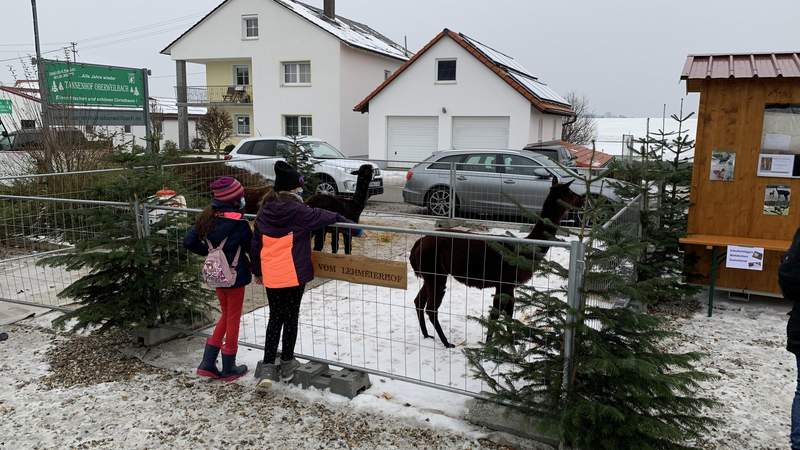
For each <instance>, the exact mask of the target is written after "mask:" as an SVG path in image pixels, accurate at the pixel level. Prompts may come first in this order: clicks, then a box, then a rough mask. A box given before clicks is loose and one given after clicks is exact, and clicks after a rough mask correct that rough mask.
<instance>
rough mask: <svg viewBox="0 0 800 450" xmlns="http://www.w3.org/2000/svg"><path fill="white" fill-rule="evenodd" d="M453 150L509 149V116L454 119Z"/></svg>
mask: <svg viewBox="0 0 800 450" xmlns="http://www.w3.org/2000/svg"><path fill="white" fill-rule="evenodd" d="M453 148H454V149H464V148H508V116H505V117H453Z"/></svg>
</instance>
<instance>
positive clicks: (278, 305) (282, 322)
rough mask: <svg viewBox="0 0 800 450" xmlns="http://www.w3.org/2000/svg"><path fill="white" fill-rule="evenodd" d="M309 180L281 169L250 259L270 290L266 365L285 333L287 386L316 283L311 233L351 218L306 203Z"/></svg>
mask: <svg viewBox="0 0 800 450" xmlns="http://www.w3.org/2000/svg"><path fill="white" fill-rule="evenodd" d="M302 192H303V177H302V176H301V175H300V174H299V173H298V172H297V171H295V170H294V169H293V168H292V167H291V166H290V165H289V164H287V163H286V162H284V161H278V162H276V163H275V186H274V187H273V189H272V190H271V191H269V192H268V193H267V194H266V195H265V196H264V200H263V205H262V206H261V210H260V211H259V213H258V217H256V223H255V230H254V233H253V245H252V248H251V251H250V258H251V259H252V261H253V275H255V277H256V281H257V282H258V281H260V282H261V283H263V284H264V286H265V287H266V289H267V301H268V302H269V323H268V324H267V336H266V342H265V343H264V361H263V364H264V365H270V364H274V363H275V358H276V356H277V352H278V341H279V339H280V335H281V330H282V331H283V346H282V349H281V360H280V374H281V380H283V381H288V380H291V379H292V377H293V376H294V370H295V369H296V368H297V366H298V365H299V363H298V362H297V361H296V360H295V359H294V345H295V342H296V340H297V322H298V319H299V316H300V301H301V300H302V298H303V291H304V289H305V285H306V283H308V282H309V281H311V280H312V279H314V269H313V267H312V265H311V232H312V231H314V230H318V229H320V228H323V227H325V226H328V225H332V224H334V223H337V222H350V221H349V220H347V219H346V218H345V217H343V216H341V215H339V214H337V213H334V212H330V211H326V210H324V209H317V208H310V207H308V206H306V205H305V204H304V203H303V200H302V197H301V194H302Z"/></svg>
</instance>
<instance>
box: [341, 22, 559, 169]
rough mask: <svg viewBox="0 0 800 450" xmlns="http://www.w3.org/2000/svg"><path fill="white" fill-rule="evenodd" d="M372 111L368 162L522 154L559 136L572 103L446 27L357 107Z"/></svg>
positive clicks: (504, 57)
mask: <svg viewBox="0 0 800 450" xmlns="http://www.w3.org/2000/svg"><path fill="white" fill-rule="evenodd" d="M354 110H355V111H359V112H362V113H367V112H368V113H369V157H370V159H379V160H389V161H390V164H393V165H398V166H402V165H408V164H403V163H402V161H406V162H410V161H421V160H423V159H425V158H426V157H428V156H430V155H431V153H432V152H434V151H436V150H444V149H459V148H517V149H521V148H523V147H524V146H525V145H526V144H529V143H534V142H543V141H550V140H553V139H560V138H561V127H562V124H563V123H564V121H565V120H566V119H568V118H569V117H571V116H572V115H574V113H573V111H572V107H571V106H570V104H569V102H568V101H567V100H565V99H564V98H563V97H561V96H560V95H558V94H557V93H556V92H555V91H553V90H552V89H551V88H549V87H548V86H547V85H546V84H544V83H543V82H542V81H540V80H539V79H538V78H537V77H536V76H534V75H533V74H531V72H530V71H528V70H527V69H525V68H524V67H523V66H522V65H521V64H520V63H519V62H517V61H516V60H514V59H513V58H512V57H510V56H508V55H505V54H503V53H501V52H500V51H498V50H495V49H493V48H491V47H489V46H487V45H484V44H482V43H480V42H478V41H476V40H475V39H472V38H470V37H468V36H465V35H464V34H461V33H456V32H454V31H450V30H448V29H445V30H444V31H442V32H441V33H439V34H438V35H437V36H436V37H434V38H433V40H431V41H430V42H429V43H428V44H427V45H426V46H425V47H423V48H422V49H421V50H420V51H419V52H417V53H416V54H415V55H414V56H413V57H412V58H411V59H410V60H409V61H408V62H406V63H405V64H404V65H403V66H402V67H400V68H399V69H398V70H397V71H395V72H394V73H393V74H392V75H391V76H390V77H389V78H388V79H386V80H385V81H383V82H382V83H381V84H380V85H379V86H378V87H377V88H376V89H375V90H374V91H373V92H372V93H370V94H369V95H368V96H367V97H366V98H364V99H363V100H362V101H361V102H360V103H359V104H358V105H356V106H355V108H354Z"/></svg>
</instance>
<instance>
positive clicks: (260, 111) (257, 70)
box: [171, 0, 353, 147]
mask: <svg viewBox="0 0 800 450" xmlns="http://www.w3.org/2000/svg"><path fill="white" fill-rule="evenodd" d="M251 14H257V15H258V28H259V38H258V39H253V40H243V39H242V33H241V21H242V15H251ZM340 54H341V45H340V41H339V39H338V38H336V37H334V36H332V35H331V34H329V33H327V32H325V31H324V30H322V29H320V28H319V27H317V26H316V25H313V24H311V23H310V22H308V21H306V20H304V19H302V18H301V17H299V16H297V15H296V14H294V13H293V12H291V11H289V10H287V9H285V8H283V7H282V6H279V5H277V4H276V3H275V2H272V1H264V0H233V1H231V2H229V3H228V4H227V5H225V6H223V7H221V8H220V9H219V10H218V11H216V12H215V13H214V14H212V15H211V16H210V17H209V18H208V19H206V20H205V21H204V22H203V23H201V24H200V25H198V26H197V28H195V29H194V30H193V31H192V32H191V33H190V34H188V35H186V36H184V38H183V39H181V40H180V41H179V42H177V43H176V44H175V45H174V46H173V47H172V49H171V57H172V59H173V60H187V61H190V62H198V63H203V62H204V60H205V61H207V60H220V59H239V60H241V59H248V58H249V59H250V60H251V63H252V66H251V67H252V70H251V74H250V78H251V84H252V86H253V120H252V124H251V126H252V127H253V134H254V135H256V136H257V135H262V136H268V135H283V116H284V115H311V116H312V123H313V131H314V135H315V136H316V137H320V138H323V139H325V140H327V141H329V142H330V143H331V144H333V145H334V146H337V147H341V144H342V124H341V110H342V108H343V106H341V99H342V96H341V93H340V86H341V84H340V76H341V71H340ZM287 61H311V86H307V87H285V86H282V85H281V80H282V77H281V62H287ZM352 106H353V105H349V107H350V108H352Z"/></svg>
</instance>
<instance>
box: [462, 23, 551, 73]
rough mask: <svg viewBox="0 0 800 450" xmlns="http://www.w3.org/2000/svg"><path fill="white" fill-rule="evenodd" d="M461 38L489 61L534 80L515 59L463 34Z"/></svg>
mask: <svg viewBox="0 0 800 450" xmlns="http://www.w3.org/2000/svg"><path fill="white" fill-rule="evenodd" d="M461 36H462V37H463V38H464V39H466V40H467V41H468V42H469V43H470V44H472V45H473V46H474V47H475V48H477V49H478V50H480V51H481V52H482V53H483V54H484V55H486V57H488V58H489V59H491V60H492V61H493V62H494V63H495V64H498V65H500V66H503V67H506V68H508V69H511V70H513V71H516V72H520V73H522V74H525V75H527V76H529V77H531V78H533V79H536V76H535V75H533V74H532V73H531V72H530V71H529V70H528V69H526V68H525V66H523V65H522V64H520V63H519V62H518V61H517V60H516V59H514V58H512V57H511V56H508V55H506V54H505V53H503V52H501V51H499V50H495V49H493V48H491V47H489V46H488V45H486V44H482V43H480V42H478V41H476V40H475V39H472V38H471V37H469V36H466V35H464V34H462V35H461Z"/></svg>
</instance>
